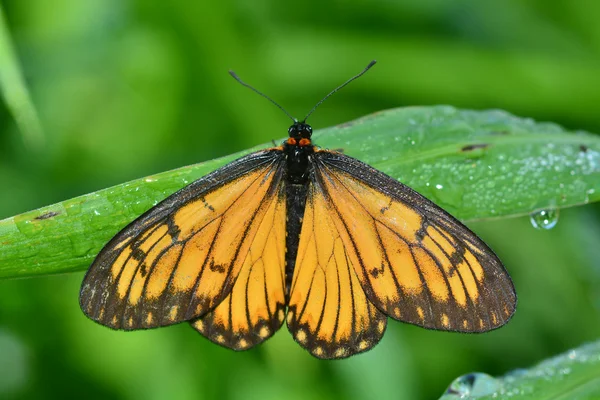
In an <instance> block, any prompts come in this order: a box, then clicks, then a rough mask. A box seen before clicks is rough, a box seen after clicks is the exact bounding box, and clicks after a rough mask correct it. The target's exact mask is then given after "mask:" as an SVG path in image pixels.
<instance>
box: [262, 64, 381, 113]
mask: <svg viewBox="0 0 600 400" xmlns="http://www.w3.org/2000/svg"><path fill="white" fill-rule="evenodd" d="M376 62H377V60H373V61H371V62H370V63H369V65H367V66H366V67H365V69H363V70H362V71H361V72H360V73H359V74H357V75H354V76H353V77H352V78H350V79H348V80H347V81H346V82H344V83H342V84H341V85H340V86H338V87H336V88H335V89H333V90H332V91H331V92H330V93H329V94H328V95H327V96H325V97H323V99H321V101H319V102H318V103H317V104H316V105H315V106H314V107H313V108H312V110H310V111H309V112H308V114H306V117H304V119H303V120H302V122H306V120H307V119H308V117H310V114H312V113H313V111H315V110H316V109H317V107H319V106H320V105H321V103H322V102H324V101H325V100H327V99H328V98H329V96H331V95H332V94H334V93H335V92H337V91H338V90H340V89H341V88H343V87H344V86H346V85H347V84H349V83H350V82H352V81H353V80H355V79H357V78H360V77H361V76H362V75H363V74H364V73H365V72H367V71H368V70H369V69H370V68H371V67H372V66H373V65H375V63H376ZM263 96H264V95H263Z"/></svg>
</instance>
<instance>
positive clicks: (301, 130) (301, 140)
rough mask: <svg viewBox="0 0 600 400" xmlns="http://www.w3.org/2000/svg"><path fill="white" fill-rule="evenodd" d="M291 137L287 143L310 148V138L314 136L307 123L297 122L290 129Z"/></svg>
mask: <svg viewBox="0 0 600 400" xmlns="http://www.w3.org/2000/svg"><path fill="white" fill-rule="evenodd" d="M288 135H289V136H290V137H289V139H288V140H287V143H288V144H290V145H297V146H310V145H311V141H310V137H311V136H312V127H311V126H310V125H309V124H307V123H306V122H299V121H295V122H294V124H293V125H292V126H290V128H289V129H288Z"/></svg>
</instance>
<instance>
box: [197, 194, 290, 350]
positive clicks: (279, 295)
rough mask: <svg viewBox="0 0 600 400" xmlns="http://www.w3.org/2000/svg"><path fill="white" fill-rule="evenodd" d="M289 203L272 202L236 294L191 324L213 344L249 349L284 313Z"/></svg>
mask: <svg viewBox="0 0 600 400" xmlns="http://www.w3.org/2000/svg"><path fill="white" fill-rule="evenodd" d="M285 236H286V202H285V197H284V190H283V186H280V187H279V193H277V195H276V197H275V198H274V199H273V201H271V202H270V204H269V206H268V209H267V210H266V211H265V215H264V217H263V218H262V222H261V223H260V227H259V228H258V231H257V232H256V236H255V237H254V240H253V241H252V244H251V245H250V249H249V251H248V255H247V256H246V260H245V261H244V264H243V266H242V269H241V270H240V273H239V276H238V278H237V280H236V282H235V284H234V285H233V289H232V290H231V293H229V295H228V296H227V298H225V300H223V301H222V302H221V303H220V304H219V305H218V306H217V307H216V308H215V309H214V310H213V311H211V312H209V313H208V314H207V315H205V316H203V317H202V318H199V319H197V320H195V321H192V326H193V327H194V328H195V329H196V330H197V331H198V332H200V333H201V334H203V335H204V336H206V337H207V338H208V339H210V340H212V341H213V342H215V343H217V344H220V345H222V346H225V347H228V348H231V349H234V350H246V349H249V348H251V347H253V346H255V345H257V344H258V343H261V342H263V341H264V340H266V339H268V338H269V337H271V336H272V335H273V334H274V333H275V332H276V331H277V330H278V329H279V328H280V327H281V323H282V322H283V320H284V316H285V291H284V285H285V283H284V276H285Z"/></svg>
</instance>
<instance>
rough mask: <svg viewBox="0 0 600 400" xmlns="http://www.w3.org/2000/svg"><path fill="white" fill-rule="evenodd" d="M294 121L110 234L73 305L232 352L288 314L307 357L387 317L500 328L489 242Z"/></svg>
mask: <svg viewBox="0 0 600 400" xmlns="http://www.w3.org/2000/svg"><path fill="white" fill-rule="evenodd" d="M374 64H375V61H373V62H371V63H370V64H369V65H368V66H367V67H366V68H365V69H364V70H363V71H362V72H361V73H360V74H358V75H356V76H354V77H353V78H351V79H349V80H348V81H346V82H345V83H344V84H342V85H341V86H340V87H338V88H336V89H335V90H333V91H332V92H331V93H329V94H328V95H327V96H326V97H325V98H324V99H323V100H325V99H326V98H328V97H329V96H330V95H331V94H333V93H334V92H336V91H337V90H339V89H340V88H342V87H343V86H345V85H347V84H348V83H349V82H351V81H352V80H354V79H356V78H358V77H359V76H361V75H362V74H364V73H365V72H366V71H367V70H368V69H369V68H370V67H371V66H373V65H374ZM231 74H232V75H233V76H234V78H236V79H237V80H238V81H239V82H240V83H242V84H243V85H244V86H247V87H250V88H251V89H252V90H254V91H255V92H257V93H259V94H260V95H262V96H264V97H266V98H267V99H269V100H270V101H272V102H273V100H271V99H270V98H269V97H267V96H265V95H264V94H263V93H261V92H259V91H257V90H256V89H254V88H252V87H251V86H249V85H247V84H245V83H244V82H242V81H241V80H240V79H239V78H238V77H237V76H236V75H235V74H234V73H233V72H232V73H231ZM323 100H321V101H320V102H319V103H318V104H317V105H316V106H315V107H313V109H312V110H311V111H310V112H309V113H308V115H307V116H306V118H308V116H309V115H310V114H311V113H312V112H313V111H314V110H315V108H316V107H317V106H319V105H320V104H321V102H323ZM273 103H275V102H273ZM275 104H276V105H277V106H278V107H280V108H281V106H279V105H278V104H277V103H275ZM282 110H283V108H282ZM284 112H285V110H284ZM286 114H287V112H286ZM287 115H288V116H289V114H287ZM290 118H291V116H290ZM306 118H304V120H303V121H301V122H299V121H298V120H296V119H294V118H292V119H293V120H294V123H293V124H292V126H291V127H290V128H289V130H288V134H289V138H288V139H287V140H286V141H285V142H284V143H283V144H282V145H281V146H278V147H273V148H270V149H266V150H262V151H258V152H255V153H252V154H249V155H247V156H245V157H242V158H240V159H238V160H236V161H233V162H232V163H230V164H228V165H225V166H224V167H222V168H220V169H218V170H216V171H214V172H213V173H211V174H209V175H207V176H205V177H203V178H201V179H199V180H197V181H195V182H193V183H192V184H190V185H189V186H187V187H185V188H183V189H181V190H180V191H178V192H177V193H175V194H173V195H171V196H170V197H168V198H167V199H165V200H164V201H162V202H161V203H159V204H158V205H156V206H155V207H153V208H152V209H150V210H149V211H147V212H146V213H145V214H143V215H142V216H140V217H139V218H137V219H136V220H135V221H133V222H132V223H131V224H129V225H128V226H127V227H125V229H123V230H122V231H121V232H119V233H118V234H117V235H116V236H115V237H114V238H113V239H112V240H111V241H110V242H109V243H108V244H107V245H106V246H105V247H104V248H103V249H102V251H100V253H99V254H98V256H97V258H96V259H95V261H94V262H93V264H92V266H91V267H90V269H89V270H88V272H87V274H86V276H85V278H84V281H83V284H82V288H81V293H80V304H81V308H82V310H83V312H84V313H85V314H86V315H87V316H88V317H90V318H91V319H93V320H95V321H97V322H99V323H101V324H102V325H106V326H108V327H110V328H113V329H124V330H134V329H146V328H155V327H159V326H165V325H172V324H176V323H179V322H183V321H189V322H190V323H191V324H192V326H193V327H194V328H195V329H196V330H197V331H198V332H200V333H201V334H202V335H204V336H206V337H207V338H208V339H210V340H211V341H213V342H215V343H217V344H220V345H222V346H225V347H228V348H231V349H234V350H246V349H249V348H251V347H253V346H255V345H257V344H259V343H261V342H263V341H264V340H266V339H268V338H269V337H271V336H272V335H273V334H274V333H275V332H276V331H277V330H278V329H279V328H280V327H281V325H282V324H283V323H284V321H287V326H288V329H289V331H290V332H291V333H292V335H293V336H294V339H295V340H296V341H297V342H298V343H299V344H300V345H301V346H302V347H304V348H305V349H307V350H308V351H310V352H311V353H312V354H313V355H314V356H316V357H319V358H344V357H348V356H350V355H353V354H356V353H360V352H363V351H366V350H369V349H371V348H372V347H373V346H375V345H376V344H377V343H378V342H379V340H380V339H381V337H382V335H383V333H384V331H385V328H386V323H387V317H391V318H393V319H396V320H399V321H403V322H408V323H411V324H415V325H419V326H422V327H424V328H429V329H439V330H447V331H458V332H485V331H488V330H491V329H495V328H498V327H500V326H502V325H504V324H505V323H506V322H507V321H508V320H509V319H510V318H511V316H512V314H513V312H514V310H515V307H516V300H517V298H516V294H515V290H514V287H513V284H512V282H511V279H510V277H509V275H508V274H507V272H506V270H505V269H504V267H503V266H502V263H501V262H500V260H499V259H498V258H497V257H496V255H495V254H494V253H493V252H492V250H490V248H489V247H488V246H487V245H486V244H485V243H483V242H482V241H481V240H480V239H479V238H478V237H477V236H476V235H475V234H474V233H473V232H471V231H470V230H469V229H468V228H466V227H465V226H464V225H463V224H461V223H460V222H459V221H457V220H456V219H455V218H453V217H452V216H451V215H450V214H448V213H447V212H445V211H444V210H442V209H441V208H439V207H438V206H436V205H435V204H434V203H432V202H431V201H429V200H427V199H426V198H424V197H423V196H421V195H420V194H418V193H417V192H415V191H414V190H412V189H410V188H409V187H407V186H405V185H403V184H402V183H399V182H398V181H397V180H395V179H393V178H391V177H389V176H387V175H385V174H384V173H382V172H380V171H377V170H375V169H373V168H371V167H370V166H368V165H366V164H364V163H362V162H360V161H358V160H356V159H354V158H351V157H348V156H346V155H343V154H341V153H339V152H335V151H329V150H323V149H319V148H317V147H315V146H314V145H313V144H312V142H311V135H312V128H311V127H310V125H308V124H307V123H306V122H305V121H306Z"/></svg>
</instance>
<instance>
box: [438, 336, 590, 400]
mask: <svg viewBox="0 0 600 400" xmlns="http://www.w3.org/2000/svg"><path fill="white" fill-rule="evenodd" d="M507 397H510V398H511V399H516V400H519V399H523V400H525V399H535V400H546V399H552V400H583V399H598V398H600V342H595V343H590V344H587V345H584V346H581V347H579V348H577V349H574V350H570V351H568V352H566V353H564V354H561V355H559V356H556V357H554V358H551V359H548V360H545V361H543V362H541V363H539V364H538V365H536V366H534V367H533V368H531V369H528V370H516V371H513V372H511V373H509V374H508V375H506V376H504V377H502V378H498V379H496V378H493V377H491V376H489V375H487V374H483V373H472V374H467V375H464V376H461V377H459V378H457V379H456V380H455V381H454V382H452V384H451V385H450V387H449V388H448V391H447V392H446V394H445V395H443V396H442V397H441V398H440V400H455V399H472V400H476V399H477V400H486V399H504V398H507Z"/></svg>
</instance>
